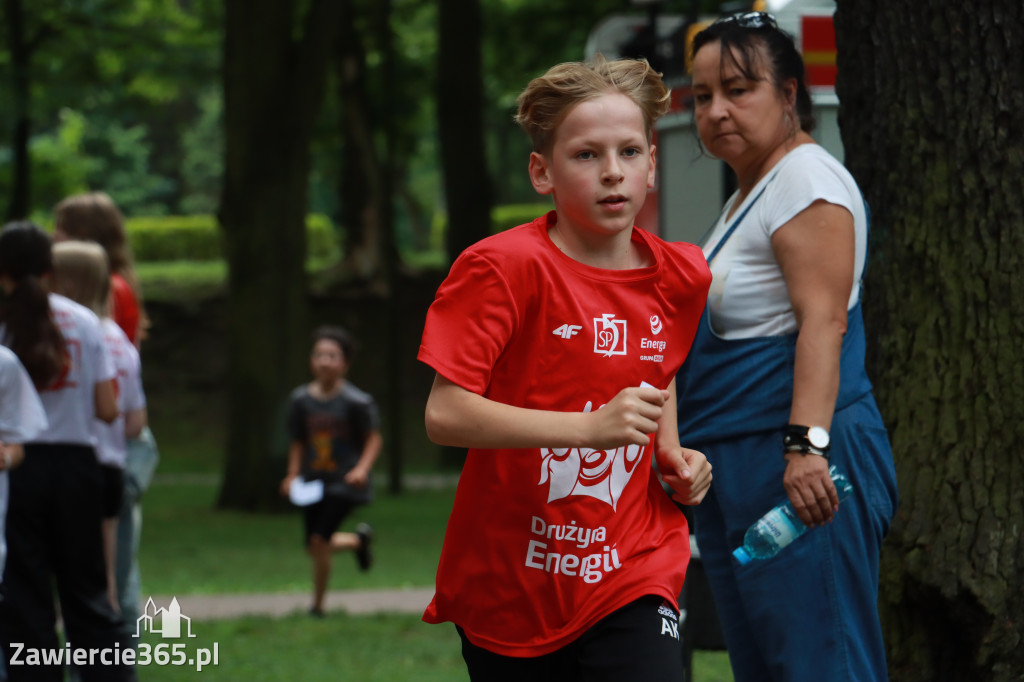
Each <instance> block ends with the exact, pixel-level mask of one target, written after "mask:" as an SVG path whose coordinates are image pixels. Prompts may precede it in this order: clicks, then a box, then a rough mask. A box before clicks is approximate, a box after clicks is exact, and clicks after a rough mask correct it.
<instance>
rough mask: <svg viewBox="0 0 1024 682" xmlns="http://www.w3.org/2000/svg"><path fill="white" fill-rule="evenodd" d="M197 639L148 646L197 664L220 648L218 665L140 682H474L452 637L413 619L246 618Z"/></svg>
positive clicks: (151, 672) (206, 630) (142, 673)
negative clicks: (165, 647) (203, 653)
mask: <svg viewBox="0 0 1024 682" xmlns="http://www.w3.org/2000/svg"><path fill="white" fill-rule="evenodd" d="M192 631H193V633H194V634H195V635H196V637H195V639H182V640H161V639H160V638H159V637H158V636H147V637H146V638H145V642H147V643H149V644H150V646H151V647H155V646H157V645H158V644H162V643H165V642H174V643H183V644H184V645H185V646H184V648H183V650H184V652H185V654H186V656H188V657H192V658H193V659H195V658H196V655H197V650H198V649H199V648H205V649H208V650H210V651H211V652H212V651H213V646H214V643H216V644H217V650H218V659H219V663H218V665H216V666H207V667H205V668H203V670H202V671H201V672H197V671H196V670H195V668H194V667H189V666H182V667H178V666H173V665H164V666H158V665H149V666H147V667H145V668H141V669H139V671H138V672H139V678H140V679H143V680H146V682H162V681H163V680H167V681H175V682H176V681H178V680H184V679H196V680H203V681H204V682H217V681H223V682H238V681H240V680H245V681H246V682H263V681H266V682H278V681H279V680H303V682H318V681H319V680H323V681H324V682H327V681H328V680H330V681H332V682H333V681H334V680H358V681H359V682H373V681H376V680H379V681H381V682H401V681H403V680H416V681H417V682H432V681H436V682H442V681H445V682H447V681H451V682H457V681H459V680H468V679H469V676H468V675H467V674H466V667H465V664H464V663H463V662H462V655H461V653H460V649H459V637H458V635H457V634H456V633H455V629H454V628H453V627H451V626H446V625H442V626H431V625H426V624H425V623H423V622H422V621H420V619H419V617H418V616H415V615H386V616H384V615H381V616H378V615H374V616H358V617H355V616H348V615H345V614H331V615H329V616H328V617H327V618H324V619H323V620H314V619H311V618H309V617H308V616H305V615H294V616H288V617H285V618H280V619H273V618H243V619H239V620H230V621H214V622H201V623H193V624H192ZM181 650H182V649H179V651H181Z"/></svg>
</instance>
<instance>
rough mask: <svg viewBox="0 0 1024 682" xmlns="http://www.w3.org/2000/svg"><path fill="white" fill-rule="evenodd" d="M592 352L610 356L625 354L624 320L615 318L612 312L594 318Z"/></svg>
mask: <svg viewBox="0 0 1024 682" xmlns="http://www.w3.org/2000/svg"><path fill="white" fill-rule="evenodd" d="M594 352H595V353H598V354H599V355H603V356H605V357H606V358H610V357H611V356H613V355H625V354H626V321H625V320H616V319H615V314H614V313H605V314H604V315H602V316H601V317H595V318H594Z"/></svg>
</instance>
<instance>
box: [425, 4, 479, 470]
mask: <svg viewBox="0 0 1024 682" xmlns="http://www.w3.org/2000/svg"><path fill="white" fill-rule="evenodd" d="M438 24H439V26H440V31H439V40H438V65H437V117H438V130H439V132H440V142H441V170H442V174H443V177H444V195H445V203H446V206H447V212H448V232H447V234H446V236H445V246H446V248H447V251H448V258H449V260H455V258H456V257H457V256H458V255H459V254H460V253H462V251H463V249H465V248H466V247H467V246H470V245H471V244H473V243H475V242H477V241H479V240H480V239H482V238H484V237H486V236H487V235H489V234H490V231H491V186H490V182H489V180H488V172H487V156H486V153H485V146H484V108H483V101H484V100H483V75H482V70H483V67H482V62H483V56H482V46H481V43H480V36H481V34H482V33H483V21H482V18H481V12H480V0H464V1H463V0H440V4H439V7H438ZM465 458H466V451H465V450H464V449H463V448H452V447H443V448H441V465H442V467H445V468H449V469H454V468H459V467H461V466H462V463H463V462H464V461H465Z"/></svg>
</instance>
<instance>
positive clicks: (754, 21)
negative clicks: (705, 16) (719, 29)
mask: <svg viewBox="0 0 1024 682" xmlns="http://www.w3.org/2000/svg"><path fill="white" fill-rule="evenodd" d="M715 24H717V25H722V24H736V25H737V26H739V27H740V28H778V27H779V25H778V24H777V23H776V22H775V17H773V16H772V15H771V14H768V12H741V13H739V14H733V15H730V16H728V17H722V18H721V19H718V20H717V21H715Z"/></svg>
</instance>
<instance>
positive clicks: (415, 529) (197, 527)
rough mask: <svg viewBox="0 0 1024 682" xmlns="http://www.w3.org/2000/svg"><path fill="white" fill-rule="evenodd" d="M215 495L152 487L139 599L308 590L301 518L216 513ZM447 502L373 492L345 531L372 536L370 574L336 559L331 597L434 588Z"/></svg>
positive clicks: (197, 486)
mask: <svg viewBox="0 0 1024 682" xmlns="http://www.w3.org/2000/svg"><path fill="white" fill-rule="evenodd" d="M175 480H180V481H183V482H174V481H175ZM217 490H218V489H217V486H216V483H215V481H214V480H203V479H202V478H201V477H200V479H199V480H198V481H193V482H190V479H189V478H188V477H186V476H178V477H173V478H170V480H169V481H168V482H161V481H160V479H157V482H156V483H155V484H154V485H153V486H152V487H151V488H150V489H149V491H148V492H147V493H146V496H145V498H144V501H143V527H142V541H141V546H140V550H139V561H140V566H141V570H142V590H143V598H145V597H146V596H147V595H154V594H160V595H189V594H221V593H245V592H305V591H307V590H309V589H310V577H309V571H310V568H309V559H308V558H307V557H306V555H305V552H304V551H303V548H302V545H303V538H302V518H301V516H300V514H299V512H298V511H294V512H292V513H277V514H269V513H267V514H257V513H240V512H233V511H221V510H217V509H216V508H215V506H214V502H215V500H216V495H217ZM454 494H455V491H454V489H452V488H449V489H444V490H412V491H407V492H406V493H404V494H402V495H390V494H388V493H386V492H381V491H378V494H377V498H376V500H375V501H374V502H373V503H371V504H370V505H368V506H365V507H361V508H359V509H358V510H356V512H355V513H354V514H353V516H352V517H350V518H349V520H347V521H346V522H345V524H344V525H343V526H342V530H346V529H347V530H352V529H353V528H354V526H355V524H356V523H357V522H359V521H366V522H368V523H370V524H371V525H372V526H373V527H374V531H375V542H374V557H375V563H374V566H373V568H372V570H370V571H368V572H366V573H361V572H359V571H357V570H356V566H355V561H354V560H353V559H352V558H351V557H348V556H344V555H339V556H337V557H336V560H335V570H334V571H333V572H332V575H331V584H330V589H368V588H379V587H425V586H430V585H433V584H434V573H435V571H436V569H437V560H438V557H439V556H440V553H441V542H442V540H443V538H444V528H445V524H446V523H447V520H448V514H449V512H450V510H451V504H452V499H453V497H454Z"/></svg>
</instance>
